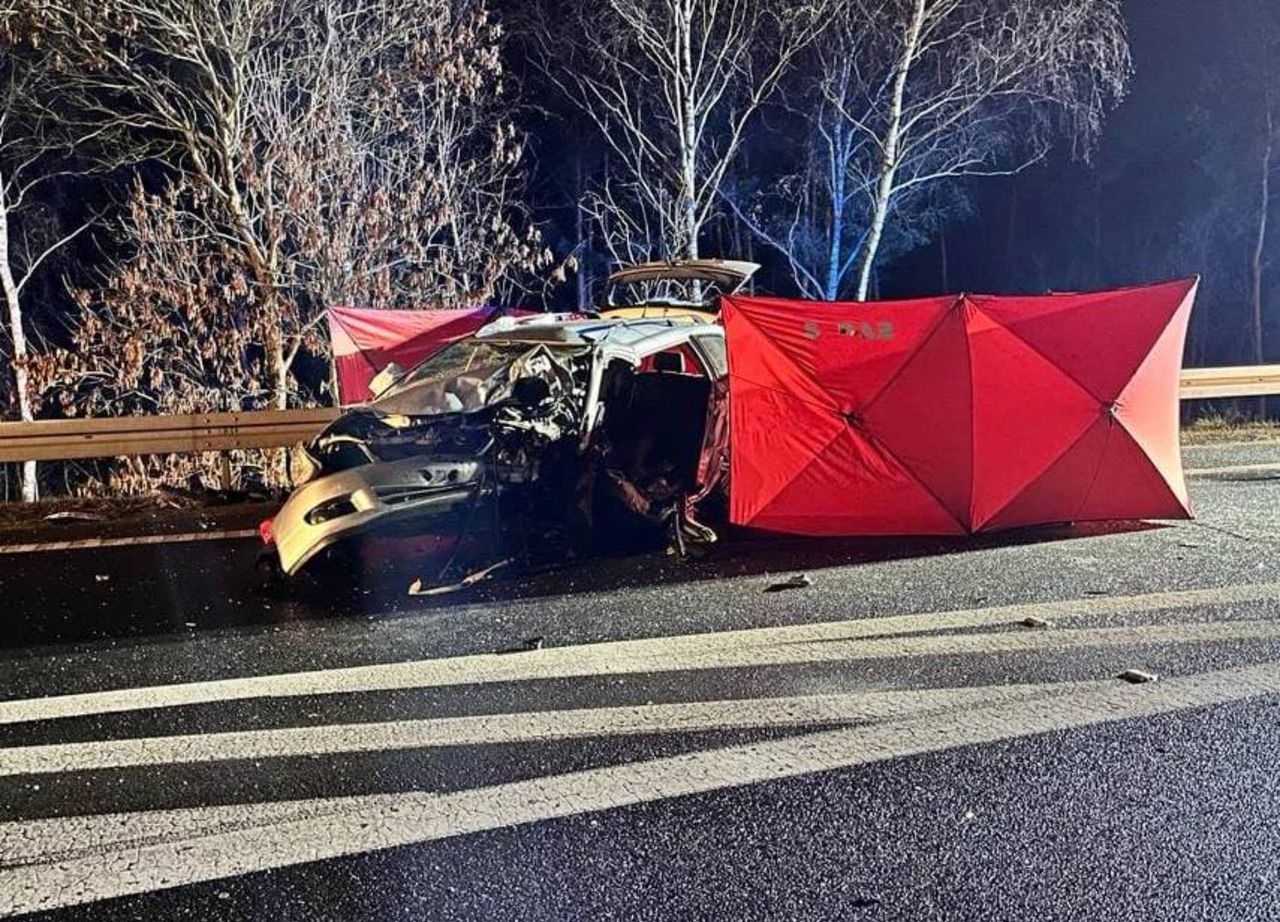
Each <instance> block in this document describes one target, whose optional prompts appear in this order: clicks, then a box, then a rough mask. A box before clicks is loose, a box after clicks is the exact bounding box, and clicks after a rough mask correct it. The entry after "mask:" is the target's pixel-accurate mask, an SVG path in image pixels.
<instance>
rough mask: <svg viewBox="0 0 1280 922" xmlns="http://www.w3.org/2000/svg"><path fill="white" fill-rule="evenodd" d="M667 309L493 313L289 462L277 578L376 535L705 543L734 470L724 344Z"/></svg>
mask: <svg viewBox="0 0 1280 922" xmlns="http://www.w3.org/2000/svg"><path fill="white" fill-rule="evenodd" d="M672 306H673V305H671V304H664V305H662V308H661V309H662V312H663V314H664V316H661V317H644V316H638V317H633V316H609V315H608V314H607V313H602V314H601V315H599V316H585V317H584V316H582V315H576V316H566V315H538V316H532V317H524V318H519V319H516V318H502V319H501V320H499V321H496V322H494V323H492V324H490V325H489V326H487V327H485V328H483V329H481V330H479V331H478V332H477V333H476V334H475V335H473V336H470V337H467V338H465V339H462V340H460V341H458V342H456V343H454V344H452V345H450V346H448V347H446V348H445V349H444V350H442V351H440V352H438V353H437V354H435V355H433V356H432V357H431V358H429V359H427V360H426V361H424V362H422V363H421V364H419V365H418V366H416V367H415V368H413V369H412V370H410V371H409V372H408V373H406V374H403V375H402V376H400V377H399V378H398V379H397V380H395V381H394V383H392V384H390V385H389V386H387V387H386V388H385V389H384V390H382V392H381V393H379V394H378V396H377V397H376V398H375V399H374V400H372V401H371V402H369V403H367V404H363V405H360V406H358V407H355V408H353V409H351V410H350V411H349V412H347V413H345V414H344V415H343V416H341V417H340V418H339V419H337V420H336V421H335V422H334V423H332V424H331V425H330V426H328V427H327V428H326V429H325V430H324V431H323V432H321V433H320V434H319V435H318V436H317V437H316V438H315V439H313V440H312V441H311V442H309V443H307V444H305V445H301V446H298V447H297V448H296V449H295V450H294V452H293V455H292V458H291V463H290V468H291V474H292V477H293V480H294V483H295V490H294V492H293V494H292V495H291V496H290V497H289V499H288V501H287V503H286V504H285V505H284V507H283V508H282V509H281V510H280V512H279V514H278V515H277V516H276V517H275V519H274V520H273V521H272V523H271V524H270V526H269V533H268V534H267V537H268V539H269V541H270V553H271V555H272V557H273V560H272V564H273V566H275V567H277V568H278V570H279V572H280V573H282V574H284V575H289V576H292V575H294V574H296V573H298V572H299V571H300V570H302V569H303V568H304V567H305V566H307V564H308V563H310V562H311V561H313V560H314V559H316V558H317V557H318V556H320V555H322V554H323V553H324V552H326V551H327V550H329V549H331V548H333V547H334V546H336V545H339V544H340V543H342V542H344V541H346V540H347V539H351V538H359V537H361V536H366V535H369V534H374V533H377V534H388V533H390V534H422V533H432V534H445V535H453V536H455V537H457V538H458V539H459V540H460V538H461V536H462V535H464V534H467V533H470V532H473V531H476V530H479V529H489V530H490V531H491V532H494V533H497V532H500V531H501V530H502V528H503V527H504V526H510V525H512V524H513V523H514V524H515V525H516V528H515V529H514V531H516V532H517V533H518V534H520V535H521V536H523V537H522V539H521V540H524V541H526V542H528V541H529V540H531V537H532V536H536V538H535V539H534V540H536V543H537V545H538V546H539V547H540V548H545V547H547V546H550V545H562V546H565V547H567V548H570V549H573V548H577V549H579V550H582V549H590V548H594V547H596V546H597V545H596V542H597V540H598V539H599V536H600V534H601V533H607V534H614V533H616V532H617V531H619V530H625V529H627V528H650V529H662V530H664V531H665V532H667V533H669V534H670V536H671V539H672V540H673V541H675V542H676V543H677V544H680V543H682V542H686V541H692V542H701V543H705V542H710V541H713V540H714V538H715V534H714V532H713V531H711V530H710V529H709V528H707V527H706V526H705V525H703V524H702V523H701V522H699V521H698V518H697V509H698V507H699V505H700V504H702V503H703V502H704V501H705V500H707V499H708V498H709V497H711V496H712V495H714V494H716V493H717V492H718V491H719V490H720V489H721V488H723V486H724V479H725V476H726V472H727V457H728V446H727V439H728V419H727V380H726V379H727V373H728V368H727V361H726V351H725V342H724V331H723V328H722V327H721V326H719V325H718V324H717V323H715V322H714V321H713V318H711V317H707V316H699V315H698V314H696V313H692V312H690V313H678V312H675V311H673V310H671V309H670V308H671V307H672ZM518 550H528V548H527V547H526V548H521V549H518Z"/></svg>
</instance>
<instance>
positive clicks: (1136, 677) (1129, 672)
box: [1116, 669, 1160, 685]
mask: <svg viewBox="0 0 1280 922" xmlns="http://www.w3.org/2000/svg"><path fill="white" fill-rule="evenodd" d="M1116 678H1118V679H1123V680H1124V681H1125V682H1128V683H1129V684H1130V685H1145V684H1147V683H1148V682H1156V681H1158V680H1159V679H1160V676H1158V675H1156V674H1155V673H1154V672H1143V671H1142V670H1141V669H1126V670H1125V671H1124V672H1122V673H1120V675H1118V676H1116Z"/></svg>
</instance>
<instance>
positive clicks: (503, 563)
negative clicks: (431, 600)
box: [409, 557, 516, 596]
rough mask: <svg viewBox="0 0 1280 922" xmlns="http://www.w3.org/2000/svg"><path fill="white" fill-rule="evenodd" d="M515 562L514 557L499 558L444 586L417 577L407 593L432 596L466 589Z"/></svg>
mask: <svg viewBox="0 0 1280 922" xmlns="http://www.w3.org/2000/svg"><path fill="white" fill-rule="evenodd" d="M515 562H516V559H515V558H514V557H507V558H505V559H503V560H499V561H498V562H497V563H492V564H489V566H487V567H485V568H483V569H481V570H476V571H475V572H474V573H468V574H467V575H466V576H464V577H463V578H462V579H460V580H458V581H457V582H456V583H449V584H448V585H444V586H427V585H424V584H423V582H422V579H421V578H418V579H415V580H414V581H413V582H412V583H410V584H409V595H412V596H432V595H447V594H448V593H451V592H460V591H461V590H463V589H466V588H467V587H469V586H474V585H475V584H476V583H478V582H481V581H482V580H486V579H488V578H489V577H490V576H492V575H493V574H494V573H496V572H497V571H498V570H501V569H502V568H504V567H509V566H511V564H513V563H515Z"/></svg>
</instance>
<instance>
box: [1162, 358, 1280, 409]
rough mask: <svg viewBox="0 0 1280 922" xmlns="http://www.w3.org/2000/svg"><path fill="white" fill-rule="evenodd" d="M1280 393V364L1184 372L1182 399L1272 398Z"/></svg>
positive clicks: (1190, 369)
mask: <svg viewBox="0 0 1280 922" xmlns="http://www.w3.org/2000/svg"><path fill="white" fill-rule="evenodd" d="M1276 394H1280V365H1254V366H1246V367H1241V368H1188V369H1186V370H1184V371H1183V372H1182V399H1183V400H1213V399H1217V398H1223V399H1228V398H1232V397H1270V396H1272V395H1276Z"/></svg>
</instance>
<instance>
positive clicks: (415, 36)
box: [21, 0, 545, 407]
mask: <svg viewBox="0 0 1280 922" xmlns="http://www.w3.org/2000/svg"><path fill="white" fill-rule="evenodd" d="M21 2H22V3H23V4H25V7H26V15H27V20H28V21H29V22H30V23H31V24H32V29H33V33H38V35H39V36H40V38H39V40H40V42H41V43H42V44H43V45H44V46H45V47H49V48H52V49H54V51H55V53H56V54H57V56H58V58H59V60H60V61H61V62H63V65H64V69H63V71H62V73H60V75H59V79H60V81H61V83H62V86H63V92H64V97H65V99H66V101H67V105H68V110H69V111H70V112H72V113H74V114H73V115H72V116H71V117H72V118H74V119H76V120H77V123H78V126H79V127H81V128H82V129H89V130H102V131H106V130H127V131H131V132H134V133H137V134H140V135H144V136H147V137H150V138H154V139H159V140H160V141H161V142H162V143H163V144H164V145H166V149H165V150H164V151H163V158H162V159H163V160H164V162H165V164H166V166H167V167H168V171H167V174H166V175H167V180H166V181H167V182H168V183H169V184H171V191H170V192H166V193H165V194H164V195H162V196H160V198H159V199H158V200H162V201H166V202H168V203H170V204H169V206H168V207H170V208H173V209H178V210H181V211H182V212H183V216H182V218H181V220H179V221H177V222H176V223H177V225H179V226H181V227H182V228H183V233H184V234H187V235H189V236H191V237H192V238H193V239H194V240H195V241H196V242H198V243H199V244H200V246H199V247H197V248H195V249H192V250H190V251H189V252H187V255H188V256H189V257H190V260H189V261H188V262H187V263H184V264H179V265H171V266H167V267H166V269H167V271H169V272H171V273H174V274H179V275H185V276H186V277H187V280H188V282H189V284H191V285H192V286H193V287H205V286H206V285H207V282H208V279H207V278H206V277H205V274H206V273H207V272H208V271H209V270H210V267H213V266H215V265H216V263H215V262H213V261H211V259H212V257H215V256H216V257H218V258H219V259H221V260H222V261H223V262H224V263H225V269H226V271H230V272H233V273H239V272H242V271H243V272H244V273H245V276H244V277H245V283H246V285H247V289H248V290H247V291H246V292H245V293H244V294H238V295H237V296H236V297H235V298H234V299H232V300H233V301H235V302H236V303H235V306H231V305H228V311H229V312H230V313H231V314H232V315H233V316H235V317H237V318H238V319H239V322H241V323H242V325H243V326H242V328H241V329H242V331H243V333H244V335H246V336H248V338H249V339H250V341H251V342H252V343H253V344H254V346H255V347H256V348H257V349H258V350H260V351H261V354H262V355H263V357H264V358H263V361H264V364H265V366H266V367H267V368H268V369H269V370H270V389H269V393H270V399H269V403H270V405H272V406H276V407H284V406H287V405H288V402H289V399H290V394H291V392H292V391H293V390H295V387H296V382H293V381H291V375H292V371H293V368H294V364H295V362H296V359H297V357H298V356H299V355H300V354H301V353H302V352H303V351H304V350H305V349H306V348H307V347H308V345H309V344H313V343H314V342H315V340H314V332H315V330H316V325H317V323H318V322H319V319H320V318H321V316H322V312H323V310H324V309H325V308H326V307H328V306H330V305H331V304H334V303H347V302H350V301H353V300H354V301H359V303H364V304H373V305H378V306H387V307H394V306H405V305H407V304H414V303H418V304H420V303H433V304H439V303H444V304H462V303H473V302H476V301H483V300H485V299H487V298H489V297H492V296H493V295H494V293H495V292H497V291H498V290H499V288H500V286H502V285H504V284H508V283H510V282H511V281H512V279H513V278H515V277H516V276H518V275H519V273H521V272H524V271H529V270H531V269H532V268H533V267H535V266H536V265H539V264H541V263H542V262H543V261H544V259H545V254H544V253H543V252H542V250H541V248H540V247H539V245H538V239H537V235H536V233H533V232H532V231H521V230H519V227H520V225H521V223H522V215H521V213H520V210H519V207H518V195H519V193H520V189H521V177H522V170H521V167H520V163H521V156H522V144H521V142H520V139H519V138H518V136H517V134H516V132H515V130H514V128H513V127H512V126H511V124H510V122H509V120H508V119H506V118H504V117H503V114H504V108H505V107H507V106H509V105H510V104H509V102H507V101H506V100H505V97H504V80H503V73H502V66H501V63H500V58H499V54H498V42H499V39H500V31H499V29H498V27H497V26H496V24H494V23H493V22H492V20H491V19H490V17H489V15H488V13H487V11H486V10H485V7H484V5H483V3H482V2H481V0H358V2H355V3H340V2H337V0H327V2H326V0H322V2H318V3H312V2H308V0H102V2H94V3H88V2H80V0H61V2H57V0H55V2H37V0H21ZM134 226H137V222H134ZM219 268H220V269H221V268H222V267H219Z"/></svg>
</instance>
